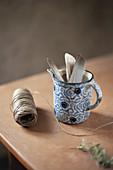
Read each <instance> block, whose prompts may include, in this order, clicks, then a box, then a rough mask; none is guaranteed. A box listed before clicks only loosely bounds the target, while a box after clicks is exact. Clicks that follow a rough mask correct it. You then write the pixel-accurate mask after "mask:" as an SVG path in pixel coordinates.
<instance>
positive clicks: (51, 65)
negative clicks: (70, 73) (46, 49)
mask: <svg viewBox="0 0 113 170" xmlns="http://www.w3.org/2000/svg"><path fill="white" fill-rule="evenodd" d="M47 62H48V65H49V67H50V68H51V70H52V72H53V73H54V75H55V77H56V78H57V79H58V80H60V81H64V80H63V78H62V76H61V75H60V73H59V71H58V68H57V67H56V65H55V64H54V62H53V61H52V60H50V59H49V58H47Z"/></svg>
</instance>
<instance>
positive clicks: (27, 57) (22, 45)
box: [0, 0, 113, 84]
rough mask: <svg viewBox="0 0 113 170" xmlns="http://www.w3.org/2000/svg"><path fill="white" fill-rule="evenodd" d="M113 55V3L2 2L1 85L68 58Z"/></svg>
mask: <svg viewBox="0 0 113 170" xmlns="http://www.w3.org/2000/svg"><path fill="white" fill-rule="evenodd" d="M65 52H70V53H71V54H73V55H75V56H76V54H77V53H82V54H83V55H84V56H85V58H89V57H94V56H98V55H101V54H105V53H111V52H113V1H108V0H86V1H84V0H46V1H44V0H19V1H14V0H11V1H6V0H1V1H0V84H2V83H6V82H9V81H12V80H15V79H18V78H21V77H24V76H28V75H32V74H35V73H39V72H42V71H46V69H47V67H48V66H47V63H46V58H47V57H49V58H52V59H53V60H54V62H55V63H56V65H57V66H61V65H63V64H64V58H63V55H64V53H65Z"/></svg>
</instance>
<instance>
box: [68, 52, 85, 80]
mask: <svg viewBox="0 0 113 170" xmlns="http://www.w3.org/2000/svg"><path fill="white" fill-rule="evenodd" d="M84 71H85V59H84V58H83V57H82V56H81V55H78V57H77V59H76V63H75V64H74V67H73V71H72V74H71V77H70V80H69V83H80V82H82V77H83V75H84Z"/></svg>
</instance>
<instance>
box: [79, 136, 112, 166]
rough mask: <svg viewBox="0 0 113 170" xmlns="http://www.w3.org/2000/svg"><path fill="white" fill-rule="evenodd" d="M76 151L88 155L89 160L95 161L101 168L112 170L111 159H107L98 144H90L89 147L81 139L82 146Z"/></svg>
mask: <svg viewBox="0 0 113 170" xmlns="http://www.w3.org/2000/svg"><path fill="white" fill-rule="evenodd" d="M77 149H79V150H82V151H85V152H88V153H90V154H91V158H92V159H95V160H96V162H97V164H98V165H99V166H101V167H103V168H113V157H111V158H110V159H108V156H107V154H106V151H105V150H103V147H102V146H101V144H100V143H97V144H94V143H92V144H91V146H88V144H87V142H86V141H85V140H84V139H82V144H81V145H80V146H78V147H77Z"/></svg>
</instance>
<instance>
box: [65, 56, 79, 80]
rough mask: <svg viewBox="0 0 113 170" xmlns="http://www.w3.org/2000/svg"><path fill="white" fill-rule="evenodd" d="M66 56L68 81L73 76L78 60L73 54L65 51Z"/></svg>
mask: <svg viewBox="0 0 113 170" xmlns="http://www.w3.org/2000/svg"><path fill="white" fill-rule="evenodd" d="M64 57H65V64H66V78H67V82H68V81H69V79H70V77H71V74H72V71H73V67H74V64H75V62H76V60H75V58H74V57H73V56H72V55H70V54H68V53H65V55H64Z"/></svg>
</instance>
